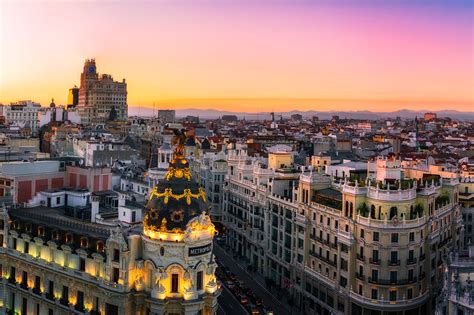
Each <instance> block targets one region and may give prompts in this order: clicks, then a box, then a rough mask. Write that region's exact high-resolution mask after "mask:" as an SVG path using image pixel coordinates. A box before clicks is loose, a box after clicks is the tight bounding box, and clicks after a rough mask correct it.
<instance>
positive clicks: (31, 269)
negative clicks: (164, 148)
mask: <svg viewBox="0 0 474 315" xmlns="http://www.w3.org/2000/svg"><path fill="white" fill-rule="evenodd" d="M180 148H182V145H178V149H177V150H176V151H175V153H174V156H173V159H172V160H171V162H170V167H169V169H168V173H167V175H166V178H165V180H163V181H162V182H160V183H159V184H158V186H156V187H155V188H154V189H153V191H152V192H151V193H150V198H149V201H148V203H147V204H146V206H145V218H144V220H143V224H140V223H134V221H135V220H132V222H131V223H130V222H128V223H127V222H124V221H123V222H122V221H119V222H117V221H114V222H110V221H109V222H107V221H101V222H100V223H99V222H96V220H95V219H96V218H97V216H96V215H93V216H91V215H89V216H87V214H85V215H76V212H80V210H79V209H78V208H76V209H75V210H74V211H72V210H73V209H70V208H68V207H66V206H64V203H62V202H61V200H59V203H58V206H56V200H53V201H55V202H54V203H52V204H51V206H49V205H48V206H45V205H43V204H41V205H39V206H31V207H29V208H28V207H26V208H22V207H13V208H12V209H8V210H7V209H6V208H2V209H1V210H0V245H1V247H0V270H1V272H0V275H1V282H0V311H3V310H5V311H6V313H8V314H11V313H14V312H17V313H20V314H54V315H62V314H76V313H77V314H105V315H116V314H117V315H118V314H120V315H129V314H151V315H158V314H186V315H188V314H189V315H191V314H193V315H211V314H215V313H216V311H217V297H218V296H219V294H220V287H219V284H218V283H217V280H216V278H215V275H214V272H215V270H216V267H217V264H216V262H215V260H214V255H213V254H212V248H213V243H212V241H213V237H214V235H215V228H214V225H213V224H212V223H211V220H210V217H209V215H207V214H206V212H205V211H204V207H205V206H204V202H205V200H206V195H205V192H204V191H203V190H202V189H201V188H200V187H199V185H198V184H196V183H194V181H192V179H191V176H190V171H189V165H188V162H187V160H186V159H185V158H184V156H183V154H182V153H183V150H180ZM97 196H99V195H97V194H96V195H94V196H92V200H91V201H92V204H95V203H96V202H97V200H96V198H98V197H97ZM122 201H123V200H122V199H121V200H119V206H120V204H121V202H122ZM61 205H62V206H61ZM119 208H120V209H124V211H125V210H126V209H127V203H126V202H125V201H123V204H122V206H121V207H119ZM92 210H94V208H93V209H92ZM95 211H98V214H99V215H101V216H103V217H105V215H106V213H103V212H101V210H98V209H95ZM120 211H122V210H120ZM134 211H135V210H134ZM119 219H120V216H119Z"/></svg>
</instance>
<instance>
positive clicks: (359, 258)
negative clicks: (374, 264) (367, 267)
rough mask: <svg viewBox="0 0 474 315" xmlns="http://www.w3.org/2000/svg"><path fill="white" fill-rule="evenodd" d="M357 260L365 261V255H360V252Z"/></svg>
mask: <svg viewBox="0 0 474 315" xmlns="http://www.w3.org/2000/svg"><path fill="white" fill-rule="evenodd" d="M357 260H359V261H362V262H364V263H365V257H364V256H362V255H360V254H357Z"/></svg>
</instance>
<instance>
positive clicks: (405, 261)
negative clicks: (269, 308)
mask: <svg viewBox="0 0 474 315" xmlns="http://www.w3.org/2000/svg"><path fill="white" fill-rule="evenodd" d="M228 161H229V167H228V170H229V171H228V172H229V174H228V184H227V185H226V187H225V188H224V207H223V210H224V219H225V220H224V224H225V225H226V227H227V228H228V233H227V235H228V237H227V244H228V245H229V246H230V247H231V248H232V249H234V251H235V252H236V253H238V254H239V255H240V256H242V258H243V259H245V260H246V261H247V262H248V264H249V266H250V267H251V268H252V269H253V270H255V271H256V272H258V273H261V274H262V275H263V276H264V277H265V280H266V281H268V282H270V283H272V284H275V285H276V286H277V287H279V288H280V289H281V290H283V291H285V294H286V295H287V296H289V297H290V299H291V300H292V301H293V302H294V305H295V307H297V308H298V309H299V310H300V311H301V312H303V313H304V314H341V315H342V314H354V315H408V314H434V312H435V309H436V304H437V303H438V302H439V301H437V297H439V296H440V295H439V293H440V290H441V287H442V286H443V275H444V272H445V270H446V259H447V257H448V256H449V252H450V251H452V250H455V249H456V248H459V247H462V245H463V244H462V242H463V227H462V216H461V209H460V205H459V178H458V175H457V174H456V173H447V172H438V173H436V170H427V169H425V168H422V167H417V166H416V165H408V164H406V163H405V162H404V161H403V162H402V161H401V160H399V159H397V158H395V157H385V158H383V157H380V158H377V159H375V160H373V161H369V162H368V164H367V167H366V168H365V171H364V172H359V173H351V174H344V173H343V174H339V175H340V176H329V175H327V174H326V173H325V170H324V167H325V166H322V167H318V166H317V165H318V164H320V165H325V164H326V163H316V166H313V167H306V168H303V169H296V168H295V167H294V166H293V161H291V152H287V153H286V155H285V154H284V153H281V152H280V153H278V154H275V153H269V158H268V161H267V160H264V159H255V158H251V157H248V155H247V154H246V152H245V148H244V149H242V148H239V149H233V150H229V153H228ZM328 165H329V163H328ZM341 173H342V172H341ZM341 175H342V176H341Z"/></svg>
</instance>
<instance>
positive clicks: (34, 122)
mask: <svg viewBox="0 0 474 315" xmlns="http://www.w3.org/2000/svg"><path fill="white" fill-rule="evenodd" d="M40 110H41V105H40V104H39V103H35V102H32V101H29V100H28V101H18V102H14V103H11V104H10V105H8V106H1V111H2V113H1V115H2V116H4V117H5V122H6V123H8V124H10V125H16V126H18V127H20V128H23V127H29V128H31V134H32V135H33V136H36V135H37V134H38V128H39V118H38V112H39V111H40Z"/></svg>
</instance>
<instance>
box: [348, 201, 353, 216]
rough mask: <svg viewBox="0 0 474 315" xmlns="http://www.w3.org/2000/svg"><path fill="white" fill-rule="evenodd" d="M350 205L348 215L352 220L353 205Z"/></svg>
mask: <svg viewBox="0 0 474 315" xmlns="http://www.w3.org/2000/svg"><path fill="white" fill-rule="evenodd" d="M350 205H351V208H350V214H349V216H350V217H351V218H352V212H353V210H354V204H353V203H352V202H351V204H350Z"/></svg>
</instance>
